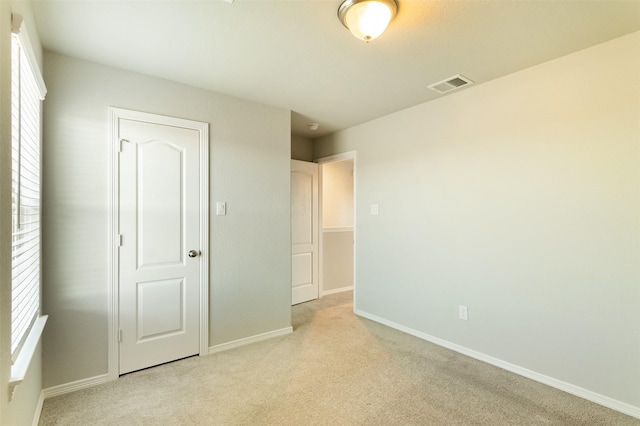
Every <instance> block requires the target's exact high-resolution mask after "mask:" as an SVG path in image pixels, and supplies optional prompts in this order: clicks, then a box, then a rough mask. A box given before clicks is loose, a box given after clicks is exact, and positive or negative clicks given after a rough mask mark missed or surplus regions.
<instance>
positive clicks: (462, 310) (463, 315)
mask: <svg viewBox="0 0 640 426" xmlns="http://www.w3.org/2000/svg"><path fill="white" fill-rule="evenodd" d="M458 316H459V317H460V319H461V320H465V321H466V320H468V319H469V314H468V312H467V307H466V306H462V305H459V306H458Z"/></svg>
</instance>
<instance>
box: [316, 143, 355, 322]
mask: <svg viewBox="0 0 640 426" xmlns="http://www.w3.org/2000/svg"><path fill="white" fill-rule="evenodd" d="M317 162H318V165H319V172H320V173H319V174H320V177H319V195H320V196H319V199H320V200H319V204H320V220H319V222H320V236H319V241H320V253H319V259H320V294H319V296H320V297H322V296H326V295H329V294H335V293H340V292H344V291H350V290H353V294H354V298H353V299H354V310H355V300H356V297H355V295H356V268H355V259H356V226H355V221H356V202H355V201H356V185H355V182H356V180H355V176H356V153H355V151H351V152H346V153H343V154H337V155H332V156H329V157H323V158H319V159H318V160H317Z"/></svg>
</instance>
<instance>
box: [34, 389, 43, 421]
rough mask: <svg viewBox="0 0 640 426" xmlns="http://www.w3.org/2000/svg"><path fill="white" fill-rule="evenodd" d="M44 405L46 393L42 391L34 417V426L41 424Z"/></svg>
mask: <svg viewBox="0 0 640 426" xmlns="http://www.w3.org/2000/svg"><path fill="white" fill-rule="evenodd" d="M43 405H44V391H40V398H38V404H37V405H36V412H35V414H34V415H33V423H32V425H33V426H38V423H40V415H41V414H42V406H43Z"/></svg>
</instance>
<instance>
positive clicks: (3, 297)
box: [0, 0, 42, 425]
mask: <svg viewBox="0 0 640 426" xmlns="http://www.w3.org/2000/svg"><path fill="white" fill-rule="evenodd" d="M12 11H13V12H16V13H20V14H21V15H22V16H23V18H24V22H25V24H26V25H27V28H28V31H29V34H30V38H31V44H32V47H33V51H34V53H35V55H36V59H37V60H38V61H39V62H40V63H41V61H42V48H41V47H40V41H39V39H38V33H37V31H36V26H35V24H34V23H33V16H32V13H31V5H30V3H29V2H28V1H6V0H3V1H0V123H2V125H1V126H0V383H1V384H2V385H1V386H0V424H2V425H28V424H31V423H32V422H33V418H34V416H35V415H36V414H39V413H36V409H37V407H38V400H39V398H40V394H41V391H42V361H41V348H40V346H39V347H38V349H37V350H36V353H35V354H34V357H33V359H32V361H31V365H30V367H29V371H28V372H27V376H26V377H25V380H24V382H22V383H21V384H20V385H19V386H18V387H17V388H16V389H15V394H14V396H13V400H12V401H11V402H9V395H8V393H7V391H8V386H7V383H8V382H9V377H10V374H11V125H10V123H11V12H12Z"/></svg>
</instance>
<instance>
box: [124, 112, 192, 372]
mask: <svg viewBox="0 0 640 426" xmlns="http://www.w3.org/2000/svg"><path fill="white" fill-rule="evenodd" d="M118 132H119V134H118V136H119V138H120V141H121V153H120V176H119V177H120V179H119V183H120V191H119V193H120V200H119V201H120V202H119V206H120V207H119V208H120V211H119V215H120V235H121V247H120V256H119V265H120V271H119V324H120V339H121V341H120V345H119V365H120V369H119V373H120V374H124V373H128V372H130V371H135V370H139V369H142V368H146V367H150V366H153V365H157V364H161V363H164V362H168V361H173V360H176V359H180V358H184V357H187V356H191V355H195V354H198V353H199V350H200V333H199V326H200V273H199V270H200V262H201V258H200V256H199V254H200V250H201V248H200V247H199V244H200V238H199V234H200V217H199V214H200V198H199V195H200V194H199V185H200V173H201V171H200V161H199V155H200V154H199V140H200V136H199V133H198V131H196V130H193V129H187V128H182V127H179V126H172V125H163V124H157V123H148V122H144V121H137V120H127V119H121V120H120V121H119V127H118Z"/></svg>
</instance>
